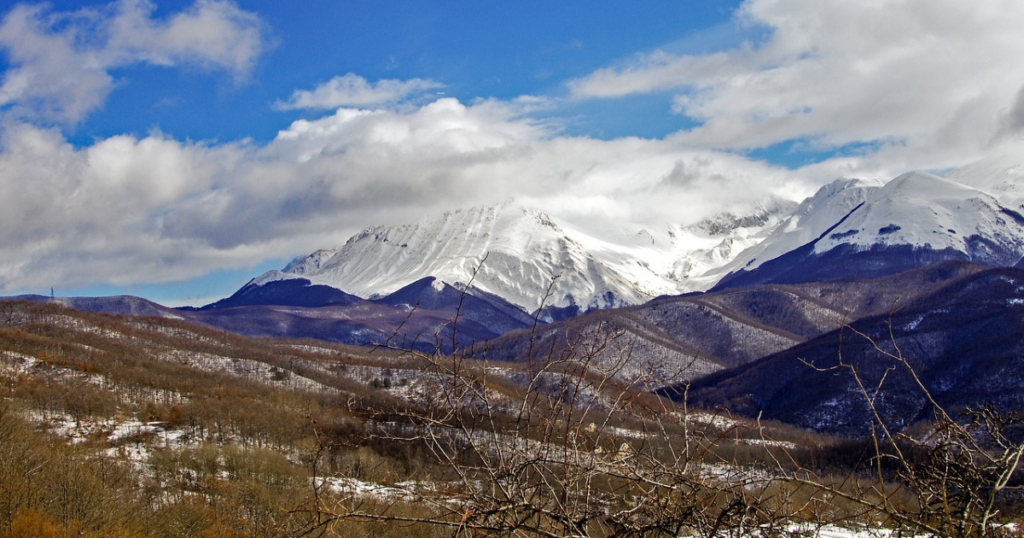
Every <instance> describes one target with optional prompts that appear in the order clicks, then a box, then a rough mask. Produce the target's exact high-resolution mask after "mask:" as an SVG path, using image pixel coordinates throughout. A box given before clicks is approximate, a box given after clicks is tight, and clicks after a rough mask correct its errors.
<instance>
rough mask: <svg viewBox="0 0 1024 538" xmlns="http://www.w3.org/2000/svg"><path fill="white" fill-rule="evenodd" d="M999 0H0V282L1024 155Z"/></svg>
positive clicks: (740, 201)
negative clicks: (514, 211) (480, 208)
mask: <svg viewBox="0 0 1024 538" xmlns="http://www.w3.org/2000/svg"><path fill="white" fill-rule="evenodd" d="M1021 27H1024V2H1020V1H1019V0H978V1H975V2H963V1H962V0H871V1H868V2H846V1H830V0H746V1H742V2H741V1H724V0H705V1H701V2H686V1H680V0H675V1H669V0H652V1H647V2H642V3H635V2H620V1H612V0H588V1H582V0H578V1H576V0H566V1H564V2H535V1H528V0H524V1H520V2H498V1H493V0H476V1H472V2H469V1H456V0H442V1H437V0H434V1H426V0H422V1H414V0H394V1H389V2H356V1H336V0H301V1H297V2H280V1H279V0H234V1H229V0H197V1H195V2H188V1H180V2H161V1H148V0H119V1H84V2H83V1H80V0H78V1H69V0H54V1H50V2H48V3H45V4H35V3H14V2H9V1H8V2H0V294H4V295H13V294H19V293H42V294H48V293H50V290H51V289H52V290H54V293H56V294H57V295H113V294H132V295H139V296H142V297H146V298H149V299H152V300H156V301H157V302H161V303H163V304H167V305H182V304H204V303H206V302H209V301H211V300H214V299H216V298H219V297H223V296H226V295H230V294H231V293H232V292H233V291H235V290H236V289H237V288H238V287H240V286H241V285H243V284H244V283H245V282H246V281H248V280H249V279H250V278H252V277H253V276H256V275H258V274H260V273H262V272H263V271H266V270H269V269H279V268H281V267H282V266H283V265H284V264H286V263H287V262H288V261H289V260H290V259H292V258H293V257H295V256H299V255H305V254H308V253H310V252H312V251H314V250H317V249H320V248H330V247H335V246H339V245H341V244H343V243H344V242H345V240H346V239H347V238H348V237H349V236H351V235H352V234H353V233H355V232H357V231H359V230H360V229H363V228H365V227H368V226H372V225H378V224H398V223H405V222H410V221H414V220H416V219H419V218H421V217H423V216H426V215H429V214H433V213H436V212H439V211H442V210H446V209H452V208H455V207H463V206H468V205H475V204H485V203H494V202H499V201H503V200H507V199H509V198H512V197H515V198H518V199H520V200H523V201H526V202H528V203H531V204H534V205H536V206H537V207H539V208H540V209H543V210H545V211H549V212H550V213H552V214H555V215H558V216H561V217H563V218H567V219H575V220H576V221H579V222H587V221H593V220H594V219H599V220H603V221H623V222H631V223H658V222H662V223H664V222H676V223H684V224H685V223H691V222H695V221H697V220H699V219H701V218H703V217H706V216H709V215H712V214H715V213H718V212H722V211H742V210H744V208H748V207H750V206H751V205H753V204H757V203H759V202H761V201H764V200H765V199H767V198H769V197H772V196H776V197H782V198H787V199H792V200H797V201H798V200H800V199H802V198H803V197H805V196H807V195H809V194H811V193H813V192H814V190H815V189H816V188H818V187H820V186H821V185H823V184H826V183H828V182H829V181H832V180H834V179H836V178H839V177H864V178H882V179H887V178H891V177H894V176H896V175H898V174H900V173H903V172H906V171H909V170H917V169H923V170H932V171H941V170H948V169H951V168H954V167H957V166H961V165H964V164H967V163H969V162H972V161H974V160H977V159H980V158H983V157H986V156H989V155H993V154H1000V153H1002V154H1005V153H1010V154H1020V155H1021V156H1022V159H1021V160H1022V161H1024V150H1022V147H1024V145H1022V140H1021V132H1022V130H1024V63H1022V62H1021V61H1020V56H1019V51H1020V50H1024V32H1020V31H1019V29H1020V28H1021Z"/></svg>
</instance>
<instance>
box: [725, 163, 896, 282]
mask: <svg viewBox="0 0 1024 538" xmlns="http://www.w3.org/2000/svg"><path fill="white" fill-rule="evenodd" d="M883 185H885V182H883V181H880V180H864V179H846V178H843V179H837V180H835V181H833V182H832V183H829V184H828V185H825V186H824V187H822V188H821V189H818V192H816V193H815V194H814V195H813V196H811V197H810V198H808V199H806V200H804V201H803V202H802V203H801V204H800V205H799V206H797V208H796V210H795V211H793V214H792V215H790V216H789V217H787V218H786V219H784V220H783V221H782V222H780V223H779V224H778V225H777V226H776V227H775V228H773V229H771V230H769V231H768V233H767V234H766V235H767V237H766V238H765V240H764V241H762V242H760V243H758V244H756V245H754V246H752V247H750V248H748V249H746V250H744V251H743V252H741V253H740V254H739V255H738V256H736V257H735V258H733V259H732V260H731V261H729V262H728V263H726V264H723V265H722V266H720V267H716V268H714V269H711V270H710V271H709V276H717V277H722V276H725V275H727V274H729V273H733V272H736V271H740V270H746V271H752V270H754V269H756V268H757V267H758V266H760V265H761V264H762V263H764V262H766V261H769V260H773V259H775V258H778V257H779V256H782V255H783V254H786V253H787V252H790V251H792V250H795V249H797V248H800V247H801V246H803V245H806V244H808V243H810V242H812V241H814V240H816V239H818V238H819V237H821V236H822V234H824V233H825V232H826V231H827V230H829V229H831V228H833V227H835V226H836V224H837V223H838V222H840V221H841V220H842V219H844V218H845V217H846V216H847V215H849V214H850V212H851V211H853V210H854V208H856V207H858V206H860V205H861V204H863V203H864V202H865V201H866V200H867V199H868V197H869V196H870V195H871V194H872V193H874V192H875V191H877V190H878V189H880V188H881V187H882V186H883Z"/></svg>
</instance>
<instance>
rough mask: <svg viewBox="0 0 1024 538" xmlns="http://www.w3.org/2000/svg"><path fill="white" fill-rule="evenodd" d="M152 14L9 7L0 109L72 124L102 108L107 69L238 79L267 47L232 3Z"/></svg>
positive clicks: (141, 8) (135, 5) (2, 29)
mask: <svg viewBox="0 0 1024 538" xmlns="http://www.w3.org/2000/svg"><path fill="white" fill-rule="evenodd" d="M153 10H154V6H153V4H152V3H151V2H149V1H147V0H121V1H120V2H117V3H115V4H111V5H110V6H109V7H108V8H106V9H101V10H80V11H77V12H74V13H66V12H58V13H52V12H50V11H48V10H47V9H46V8H45V7H42V6H26V5H17V6H15V7H14V8H13V9H11V10H10V11H9V12H8V13H7V14H6V15H5V16H4V18H3V21H2V23H0V49H2V50H3V51H4V52H5V53H6V56H7V57H8V63H9V64H10V67H9V68H8V69H7V70H6V72H5V74H4V78H3V81H2V83H0V107H6V108H8V109H10V110H11V111H12V112H13V113H14V115H15V116H16V117H19V118H23V119H32V120H38V119H43V120H46V121H55V122H59V123H75V122H77V121H80V120H81V119H83V118H84V117H85V116H86V115H87V114H88V113H90V112H92V111H93V110H96V109H97V108H99V107H100V106H101V105H102V104H103V101H104V100H105V98H106V96H107V95H108V94H109V93H110V91H111V90H112V89H113V85H114V81H113V78H112V77H111V76H110V74H109V71H110V70H111V69H115V68H118V67H124V66H128V65H132V64H137V63H149V64H154V65H163V66H172V65H182V64H187V65H196V66H199V67H200V68H204V69H210V70H224V71H227V72H229V73H231V74H232V76H233V77H234V78H235V80H236V81H243V80H245V79H246V78H247V77H248V76H249V74H250V73H251V71H252V69H253V67H254V64H255V62H256V59H257V58H258V57H259V55H260V54H261V53H262V51H263V49H264V48H265V47H266V43H265V38H264V28H263V23H262V22H261V21H260V19H259V18H258V17H256V16H255V15H253V14H251V13H248V12H245V11H242V10H241V9H239V8H238V7H236V6H235V5H234V4H232V3H230V2H224V1H216V0H198V1H197V2H196V3H195V4H194V5H193V6H192V7H190V8H189V9H187V10H185V11H183V12H181V13H178V14H176V15H174V16H172V17H171V18H170V19H169V20H166V21H160V20H154V19H153V18H152V15H153Z"/></svg>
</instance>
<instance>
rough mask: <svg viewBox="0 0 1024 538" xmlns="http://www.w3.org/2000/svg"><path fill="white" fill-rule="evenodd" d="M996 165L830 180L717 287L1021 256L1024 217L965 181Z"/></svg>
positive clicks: (984, 177)
mask: <svg viewBox="0 0 1024 538" xmlns="http://www.w3.org/2000/svg"><path fill="white" fill-rule="evenodd" d="M997 168H998V166H997V165H995V164H993V163H991V162H982V163H976V164H974V165H972V166H970V167H965V168H964V169H960V170H959V171H957V172H955V173H951V174H949V175H948V176H947V177H939V176H935V175H932V174H928V173H924V172H911V173H907V174H903V175H901V176H899V177H897V178H895V179H893V180H891V181H889V182H888V183H886V184H884V185H878V184H874V183H870V182H863V181H855V180H838V181H835V182H833V183H831V184H829V185H827V186H825V187H823V188H822V189H821V190H819V191H818V193H817V194H815V195H814V196H813V197H812V198H810V199H808V200H807V201H805V202H804V203H803V204H801V206H800V207H799V208H798V209H797V211H796V213H795V214H794V215H793V217H791V218H790V219H787V220H786V221H784V222H783V223H781V224H780V225H779V227H778V228H777V229H776V230H773V231H772V232H771V233H770V234H769V237H768V239H766V240H765V241H764V242H763V243H762V244H760V245H757V246H756V247H754V248H752V249H750V250H748V251H747V252H744V253H743V254H741V255H740V256H739V257H737V259H735V260H734V261H733V262H731V263H730V264H728V265H726V266H724V267H723V268H722V270H721V272H722V273H729V274H728V276H725V277H724V278H723V279H722V281H721V282H720V283H719V284H718V286H717V287H719V288H720V287H723V286H738V285H749V284H754V283H763V282H778V283H782V282H801V281H813V280H821V279H829V278H841V277H874V276H879V275H882V274H891V273H895V272H899V271H902V270H906V269H910V268H913V267H920V266H923V265H927V264H929V263H934V262H937V261H941V260H944V259H964V260H970V261H975V262H978V263H983V264H986V265H994V266H1008V265H1015V264H1017V263H1018V262H1019V261H1020V260H1021V258H1022V257H1024V216H1022V215H1021V214H1020V213H1019V212H1018V211H1017V210H1015V209H1013V208H1011V207H1007V206H1006V205H1004V204H1002V203H1000V199H998V198H997V197H996V196H994V195H993V194H990V193H988V192H985V191H983V190H979V189H977V188H974V187H971V186H968V185H969V184H972V183H977V184H982V185H986V186H991V185H992V184H993V183H994V181H993V180H992V178H1000V177H1004V178H1005V174H1000V173H998V172H995V170H996V169H997ZM1003 170H1006V168H1003ZM949 177H957V178H958V180H959V181H954V180H952V179H949ZM960 181H963V183H961V182H960ZM965 183H966V184H965ZM1005 185H1006V188H1005V189H1004V190H1002V194H1003V195H1004V196H1005V198H1006V199H1012V198H1013V197H1014V196H1016V193H1018V192H1019V191H1017V190H1016V189H1015V184H1013V183H1009V184H1005Z"/></svg>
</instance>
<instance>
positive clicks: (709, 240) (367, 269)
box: [255, 200, 793, 311]
mask: <svg viewBox="0 0 1024 538" xmlns="http://www.w3.org/2000/svg"><path fill="white" fill-rule="evenodd" d="M792 207H793V204H792V203H791V202H787V201H782V200H770V201H769V202H768V203H766V204H763V205H762V206H760V207H758V208H755V210H753V211H751V212H750V214H747V215H743V216H736V215H729V214H726V215H721V216H719V217H717V218H715V219H708V220H706V221H703V222H701V223H698V224H696V225H692V226H682V225H678V224H661V225H656V226H642V225H636V224H624V223H611V222H606V221H605V222H590V223H582V224H580V223H578V222H574V223H572V224H570V223H569V222H568V221H564V220H561V219H557V218H554V217H551V216H549V215H547V214H545V213H543V212H541V211H538V210H536V209H532V208H529V207H525V206H523V205H522V204H520V203H517V202H505V203H502V204H498V205H493V206H483V207H475V208H470V209H463V210H456V211H449V212H446V213H444V214H443V215H441V216H439V217H437V218H433V219H426V220H423V221H421V222H419V223H416V224H407V225H402V226H394V227H383V226H380V227H374V228H368V229H366V230H364V231H363V232H361V233H359V234H357V235H355V236H353V237H352V238H351V239H349V240H348V242H347V243H346V244H345V245H344V246H342V247H340V248H337V249H330V250H320V251H317V252H315V253H313V254H311V255H310V256H308V257H306V258H302V259H297V260H296V261H294V262H292V263H291V264H289V265H288V266H287V267H285V269H284V270H283V271H271V272H268V273H266V274H264V275H262V276H261V277H259V278H258V279H256V281H255V283H257V284H260V283H266V282H271V281H275V280H281V279H286V278H306V279H309V280H310V281H311V282H313V283H314V284H326V285H328V286H332V287H336V288H338V289H341V290H344V291H346V292H348V293H353V294H355V295H359V296H361V297H374V296H381V295H384V294H387V293H391V292H393V291H395V290H397V289H399V288H401V287H403V286H405V285H407V284H409V283H411V282H414V281H416V280H419V279H420V278H423V277H427V276H433V277H435V278H437V280H438V281H439V282H445V283H449V284H452V285H456V286H458V285H466V284H468V283H470V281H471V279H472V286H473V287H474V288H477V289H480V290H482V291H485V292H488V293H492V294H495V295H497V296H500V297H502V298H504V299H505V300H507V301H509V302H511V303H514V304H517V305H520V306H522V307H523V308H525V309H526V310H528V311H532V310H534V309H536V308H538V307H539V306H541V304H542V301H543V304H544V305H545V306H553V307H579V308H580V309H582V310H587V309H591V308H605V307H611V306H619V305H624V304H637V303H641V302H644V301H646V300H648V299H650V298H652V297H655V296H658V295H665V294H678V293H683V292H687V291H694V290H701V289H706V288H707V287H709V286H710V285H711V284H713V283H714V282H713V281H711V280H708V279H701V278H699V277H700V275H702V274H703V273H705V272H706V271H707V269H709V268H711V267H716V266H718V265H721V264H722V263H724V262H726V261H728V260H729V259H731V258H732V257H734V256H735V255H736V254H738V253H739V252H740V251H741V250H743V249H744V248H747V247H749V246H751V245H753V244H756V243H757V242H759V241H760V240H761V239H763V235H761V234H762V233H763V231H764V230H765V229H767V228H770V227H772V226H773V225H775V224H776V223H777V222H778V220H779V218H780V215H786V214H788V212H789V211H790V210H791V209H792ZM485 257H486V260H485ZM478 268H479V271H478V272H477V274H476V276H475V278H474V277H473V273H474V271H477V269H478ZM556 275H558V278H557V279H556V280H555V281H554V285H553V288H552V290H551V291H552V295H551V297H550V298H548V299H547V300H546V301H544V294H545V291H546V290H547V288H548V286H549V284H550V283H551V280H552V278H553V277H554V276H556Z"/></svg>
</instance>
